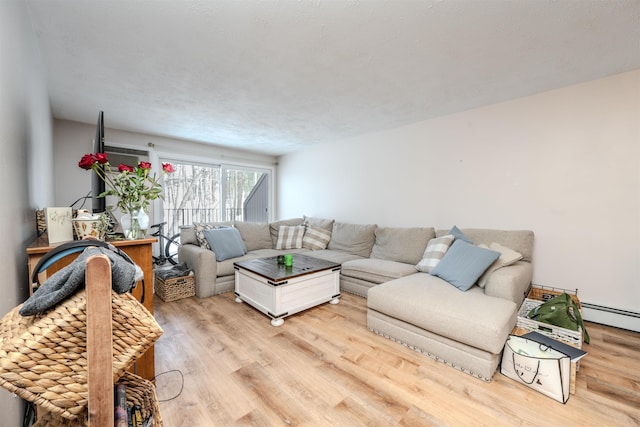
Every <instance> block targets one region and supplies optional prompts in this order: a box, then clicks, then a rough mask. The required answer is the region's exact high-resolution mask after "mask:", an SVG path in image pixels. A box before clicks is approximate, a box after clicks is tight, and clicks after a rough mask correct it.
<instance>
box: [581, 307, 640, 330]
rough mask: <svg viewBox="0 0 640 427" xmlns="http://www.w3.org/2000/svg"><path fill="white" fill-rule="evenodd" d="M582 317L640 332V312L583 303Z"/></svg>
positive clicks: (590, 320)
mask: <svg viewBox="0 0 640 427" xmlns="http://www.w3.org/2000/svg"><path fill="white" fill-rule="evenodd" d="M582 318H583V319H584V320H586V321H589V322H594V323H601V324H603V325H608V326H614V327H616V328H622V329H628V330H630V331H635V332H640V313H636V312H633V311H626V310H620V309H617V308H611V307H603V306H600V305H595V304H588V303H584V302H583V303H582Z"/></svg>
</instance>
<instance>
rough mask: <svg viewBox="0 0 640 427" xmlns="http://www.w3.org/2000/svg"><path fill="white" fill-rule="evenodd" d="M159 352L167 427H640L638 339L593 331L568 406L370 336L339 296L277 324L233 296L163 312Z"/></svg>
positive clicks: (353, 301) (159, 309)
mask: <svg viewBox="0 0 640 427" xmlns="http://www.w3.org/2000/svg"><path fill="white" fill-rule="evenodd" d="M154 309H155V316H156V318H157V319H158V322H159V323H160V325H161V326H162V328H163V329H164V335H163V336H162V337H161V338H160V339H159V340H158V342H157V343H156V346H155V351H156V353H155V357H156V375H157V378H156V384H157V392H158V398H159V399H160V400H161V402H160V410H161V413H162V417H163V419H164V425H165V426H167V427H173V426H176V427H178V426H189V427H199V426H234V425H238V426H471V425H473V426H554V425H563V426H638V425H640V333H635V332H629V331H624V330H620V329H616V328H611V327H606V326H602V325H596V324H590V323H588V324H587V329H588V331H589V333H590V334H591V344H589V345H585V346H584V349H585V350H586V351H588V352H589V354H588V355H587V356H586V357H585V358H584V359H582V361H581V363H580V370H579V372H578V374H577V381H576V394H574V395H571V397H570V399H569V401H568V402H567V403H566V404H564V405H563V404H561V403H558V402H556V401H554V400H551V399H549V398H547V397H545V396H543V395H541V394H539V393H537V392H535V391H533V390H531V389H528V388H527V387H525V386H523V385H521V384H518V383H516V382H515V381H513V380H511V379H509V378H506V377H504V376H503V375H501V374H500V373H496V374H495V375H494V377H493V381H492V382H490V383H486V382H483V381H480V380H478V379H475V378H472V377H471V376H469V375H466V374H464V373H462V372H459V371H457V370H455V369H453V368H450V367H448V366H446V365H444V364H442V363H439V362H436V361H434V360H432V359H431V358H429V357H427V356H424V355H422V354H419V353H417V352H415V351H413V350H411V349H409V348H407V347H404V346H402V345H401V344H398V343H395V342H392V341H390V340H388V339H385V338H383V337H381V336H378V335H376V334H374V333H372V332H370V331H368V330H367V328H366V300H365V299H363V298H361V297H358V296H355V295H351V294H343V296H342V298H341V301H340V304H337V305H331V304H324V305H321V306H319V307H316V308H313V309H310V310H306V311H304V312H302V313H298V314H296V315H293V316H290V317H288V318H286V320H285V323H284V325H283V326H280V327H274V326H271V324H270V322H269V318H268V317H266V316H265V315H263V314H262V313H260V312H258V311H257V310H255V309H253V308H251V307H250V306H248V305H247V304H244V303H236V302H235V301H234V295H233V293H227V294H223V295H218V296H215V297H211V298H204V299H198V298H195V297H192V298H186V299H182V300H179V301H173V302H168V303H166V302H163V301H161V300H160V299H158V298H157V297H156V299H155V307H154Z"/></svg>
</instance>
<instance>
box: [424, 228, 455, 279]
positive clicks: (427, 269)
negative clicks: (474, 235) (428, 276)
mask: <svg viewBox="0 0 640 427" xmlns="http://www.w3.org/2000/svg"><path fill="white" fill-rule="evenodd" d="M454 240H455V237H454V236H453V234H447V235H446V236H442V237H436V238H434V239H431V240H429V243H428V244H427V248H426V249H425V250H424V254H423V255H422V259H421V260H420V262H419V263H418V265H416V269H417V270H418V271H422V272H423V273H431V270H433V268H434V267H435V266H436V265H438V263H439V262H440V260H441V259H442V257H444V254H445V253H447V251H448V250H449V246H451V244H452V243H453V241H454Z"/></svg>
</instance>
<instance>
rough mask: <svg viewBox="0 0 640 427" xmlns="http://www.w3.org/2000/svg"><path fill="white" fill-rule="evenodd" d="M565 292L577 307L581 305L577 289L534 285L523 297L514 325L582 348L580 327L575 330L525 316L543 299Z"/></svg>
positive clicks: (546, 299)
mask: <svg viewBox="0 0 640 427" xmlns="http://www.w3.org/2000/svg"><path fill="white" fill-rule="evenodd" d="M563 293H567V294H569V295H570V297H571V299H572V300H574V301H575V302H576V304H577V305H578V307H579V308H581V307H582V304H580V300H579V299H578V295H577V290H576V291H570V290H565V289H559V288H546V287H540V286H534V287H532V288H531V290H530V291H529V294H528V295H527V298H525V300H524V302H523V303H522V306H520V310H519V311H518V320H517V323H516V327H517V328H520V329H523V330H526V331H535V332H538V333H541V334H543V335H546V336H548V337H550V338H553V339H555V340H558V341H562V342H564V343H566V344H569V345H571V346H573V347H576V348H580V349H581V348H582V328H581V327H580V326H578V330H577V331H572V330H571V329H566V328H561V327H560V326H555V325H550V324H548V323H542V322H538V321H536V320H533V319H530V318H529V317H527V314H528V313H529V312H530V311H531V310H533V309H534V308H535V307H537V306H539V305H540V304H542V303H543V302H545V301H548V300H549V299H551V298H553V297H555V296H557V295H562V294H563Z"/></svg>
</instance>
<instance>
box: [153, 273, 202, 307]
mask: <svg viewBox="0 0 640 427" xmlns="http://www.w3.org/2000/svg"><path fill="white" fill-rule="evenodd" d="M154 286H155V290H156V294H158V296H159V297H160V298H161V299H162V301H165V302H170V301H176V300H179V299H182V298H188V297H192V296H194V295H195V294H196V276H194V275H191V276H180V277H172V278H167V279H164V278H162V275H160V274H158V273H156V275H155V284H154Z"/></svg>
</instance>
